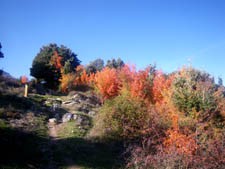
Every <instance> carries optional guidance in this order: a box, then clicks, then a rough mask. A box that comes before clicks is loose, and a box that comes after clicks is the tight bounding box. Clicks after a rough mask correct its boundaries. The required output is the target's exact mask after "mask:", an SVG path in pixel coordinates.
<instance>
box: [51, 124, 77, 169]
mask: <svg viewBox="0 0 225 169" xmlns="http://www.w3.org/2000/svg"><path fill="white" fill-rule="evenodd" d="M61 127H63V124H62V123H60V124H56V123H51V122H49V123H48V134H49V136H50V143H49V148H51V147H52V146H55V145H57V140H60V138H59V137H58V131H59V130H60V128H61ZM65 162H66V163H67V164H73V161H72V159H71V158H69V157H65ZM56 168H57V164H56V162H55V161H54V159H53V152H52V150H50V153H49V164H48V167H47V169H56ZM80 168H81V167H79V166H76V165H71V166H69V167H68V168H67V169H80Z"/></svg>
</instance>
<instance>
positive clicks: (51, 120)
mask: <svg viewBox="0 0 225 169" xmlns="http://www.w3.org/2000/svg"><path fill="white" fill-rule="evenodd" d="M48 121H49V123H57V119H56V118H51V119H48Z"/></svg>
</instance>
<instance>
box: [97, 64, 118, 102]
mask: <svg viewBox="0 0 225 169" xmlns="http://www.w3.org/2000/svg"><path fill="white" fill-rule="evenodd" d="M95 86H96V88H97V90H98V91H99V93H100V94H101V95H102V97H103V100H105V99H108V98H112V97H114V96H117V95H118V94H119V90H120V87H121V83H120V81H119V78H118V73H117V70H116V69H113V68H112V69H111V68H108V67H106V68H104V69H103V70H102V71H100V72H97V73H96V75H95Z"/></svg>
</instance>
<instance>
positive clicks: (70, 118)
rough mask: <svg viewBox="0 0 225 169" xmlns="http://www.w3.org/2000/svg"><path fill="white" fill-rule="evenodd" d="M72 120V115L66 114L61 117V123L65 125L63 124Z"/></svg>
mask: <svg viewBox="0 0 225 169" xmlns="http://www.w3.org/2000/svg"><path fill="white" fill-rule="evenodd" d="M72 119H73V114H72V113H66V114H64V115H63V117H62V122H63V123H65V122H68V121H70V120H72Z"/></svg>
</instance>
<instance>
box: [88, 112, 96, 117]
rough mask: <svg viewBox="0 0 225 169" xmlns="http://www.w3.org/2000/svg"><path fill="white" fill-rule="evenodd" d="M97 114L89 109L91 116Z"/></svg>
mask: <svg viewBox="0 0 225 169" xmlns="http://www.w3.org/2000/svg"><path fill="white" fill-rule="evenodd" d="M95 114H96V112H95V111H89V112H88V115H89V116H94V115H95Z"/></svg>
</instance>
